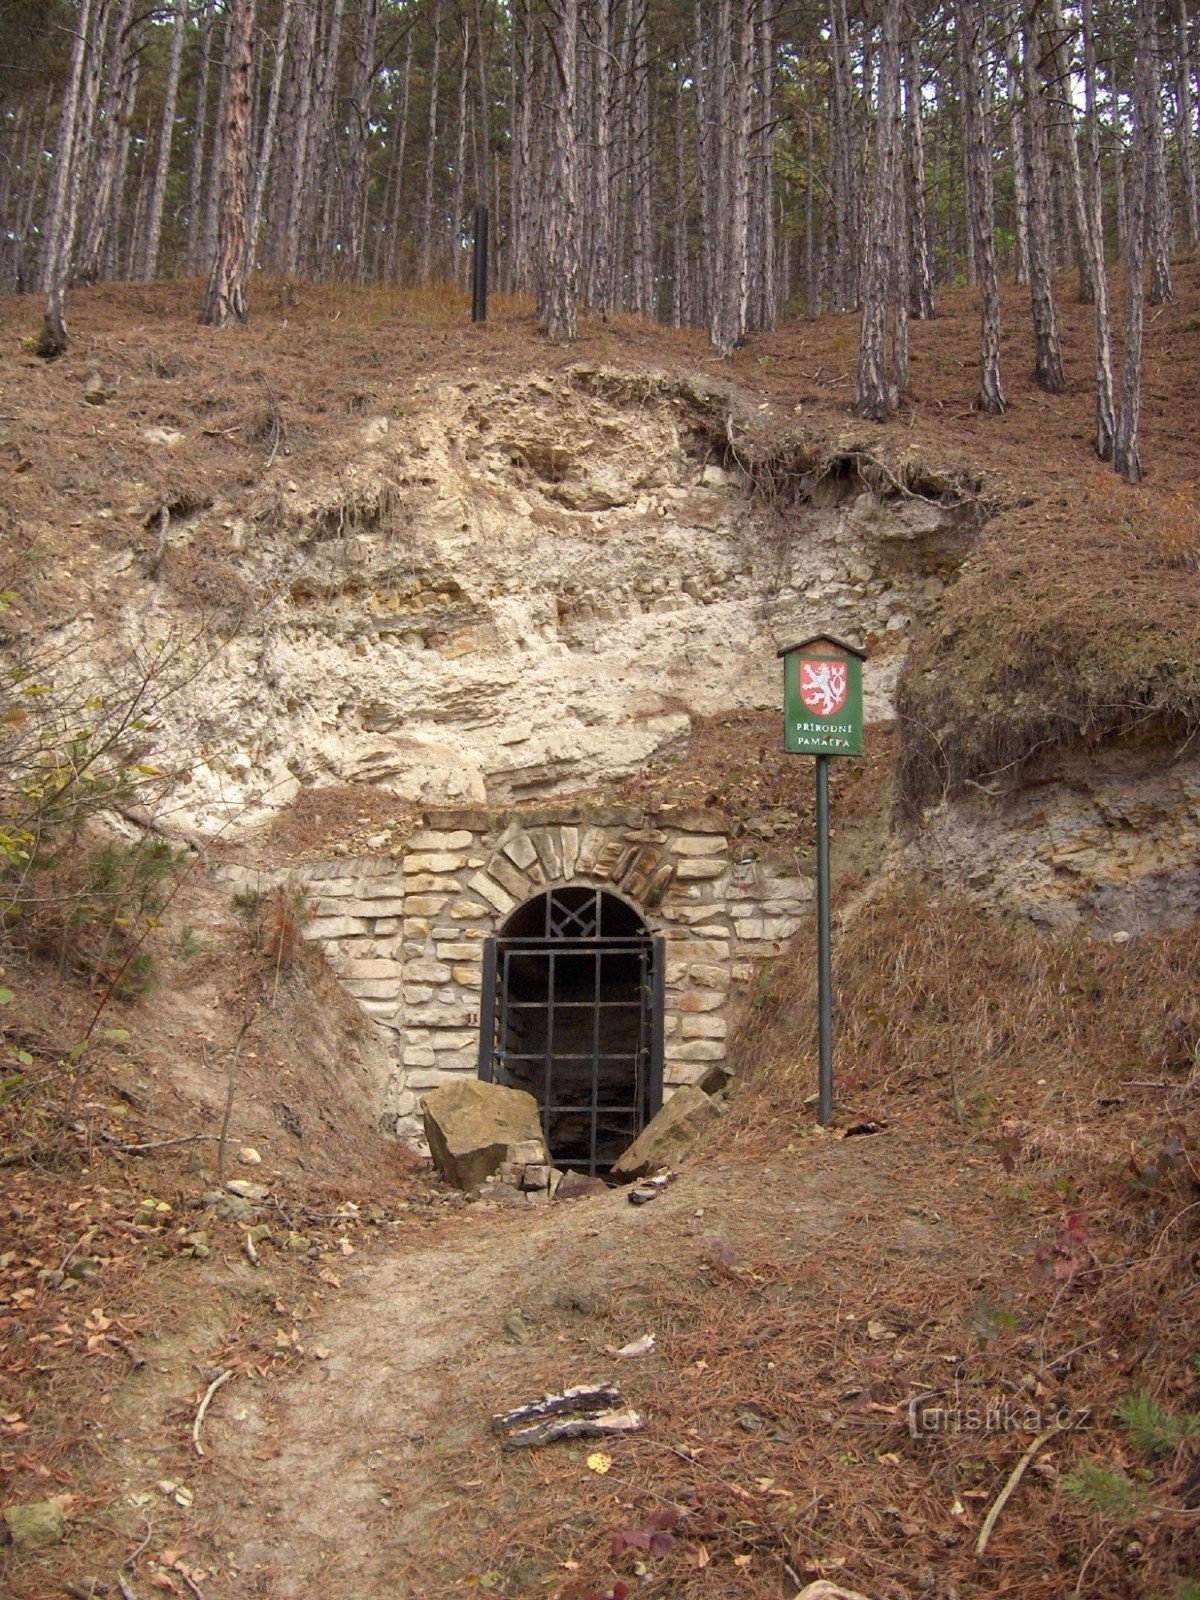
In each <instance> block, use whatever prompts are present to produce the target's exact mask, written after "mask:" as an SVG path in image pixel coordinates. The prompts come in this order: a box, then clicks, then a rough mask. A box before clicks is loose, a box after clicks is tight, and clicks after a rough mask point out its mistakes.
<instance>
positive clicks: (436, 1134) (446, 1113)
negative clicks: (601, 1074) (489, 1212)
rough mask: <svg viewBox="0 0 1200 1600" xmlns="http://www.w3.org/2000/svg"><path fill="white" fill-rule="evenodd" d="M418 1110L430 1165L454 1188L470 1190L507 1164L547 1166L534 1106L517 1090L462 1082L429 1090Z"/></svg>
mask: <svg viewBox="0 0 1200 1600" xmlns="http://www.w3.org/2000/svg"><path fill="white" fill-rule="evenodd" d="M421 1109H422V1111H423V1113H424V1117H425V1137H426V1139H427V1140H428V1141H429V1152H430V1154H431V1155H432V1157H433V1164H434V1166H435V1167H436V1168H437V1170H438V1172H439V1173H440V1174H441V1176H442V1177H443V1178H444V1179H445V1180H446V1182H447V1183H452V1184H453V1185H454V1187H455V1188H456V1189H464V1190H468V1191H469V1190H471V1189H474V1188H475V1187H477V1186H478V1185H479V1184H482V1183H483V1182H484V1180H485V1179H486V1178H489V1177H491V1176H493V1175H494V1174H497V1173H499V1172H500V1169H501V1168H502V1167H503V1166H505V1164H506V1163H511V1164H512V1166H513V1167H514V1168H515V1167H520V1168H522V1169H524V1168H526V1167H529V1166H542V1167H546V1168H549V1167H550V1165H551V1161H550V1156H549V1153H548V1151H547V1149H546V1144H545V1140H544V1139H543V1138H542V1124H541V1113H540V1111H539V1110H538V1103H537V1101H536V1100H535V1099H534V1098H533V1096H532V1095H531V1094H526V1093H525V1092H524V1091H523V1090H521V1089H509V1088H506V1087H505V1086H504V1085H503V1084H499V1083H485V1082H484V1081H483V1079H482V1078H463V1079H461V1080H460V1081H459V1082H457V1083H448V1084H444V1085H443V1086H442V1087H441V1088H438V1089H431V1090H430V1092H429V1093H428V1094H427V1095H426V1096H425V1097H424V1099H423V1100H422V1101H421ZM505 1181H506V1182H510V1181H511V1179H510V1178H509V1177H507V1176H506V1177H505ZM513 1187H514V1188H515V1187H518V1184H513Z"/></svg>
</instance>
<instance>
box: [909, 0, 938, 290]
mask: <svg viewBox="0 0 1200 1600" xmlns="http://www.w3.org/2000/svg"><path fill="white" fill-rule="evenodd" d="M908 25H909V26H908V38H907V39H906V41H905V48H904V68H905V70H904V102H905V103H904V116H905V130H906V133H907V136H908V137H907V139H906V140H905V148H906V150H907V153H908V160H907V162H906V164H905V174H904V176H905V181H906V184H907V187H908V205H907V207H906V210H907V213H908V224H909V225H908V239H907V241H906V244H905V248H906V249H907V250H908V251H909V252H910V261H911V269H910V272H909V281H910V285H911V292H910V297H909V304H910V305H911V307H912V313H913V315H914V316H915V317H918V318H920V319H921V320H922V321H928V319H929V318H930V317H932V316H933V314H934V305H933V268H932V266H931V264H930V260H929V220H928V217H927V215H926V209H925V131H924V121H925V119H924V114H923V111H922V107H921V53H920V41H919V39H918V37H917V30H916V27H915V24H914V21H913V18H912V14H911V12H910V13H909V14H908Z"/></svg>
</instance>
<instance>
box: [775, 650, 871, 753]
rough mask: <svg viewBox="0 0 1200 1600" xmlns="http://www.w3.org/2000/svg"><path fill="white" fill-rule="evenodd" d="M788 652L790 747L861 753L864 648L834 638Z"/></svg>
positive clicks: (785, 680)
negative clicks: (858, 648)
mask: <svg viewBox="0 0 1200 1600" xmlns="http://www.w3.org/2000/svg"><path fill="white" fill-rule="evenodd" d="M780 654H781V655H782V656H783V664H784V674H783V684H784V704H785V713H786V737H785V745H784V747H785V749H787V750H789V751H792V752H794V753H797V754H800V755H819V756H857V755H861V754H862V716H863V713H862V664H863V657H862V653H861V652H860V651H858V650H856V649H855V648H854V647H853V646H852V645H843V644H842V643H841V642H840V641H839V640H836V639H829V638H817V639H807V640H805V641H804V642H803V643H802V644H798V645H792V646H790V648H789V649H787V650H786V651H780Z"/></svg>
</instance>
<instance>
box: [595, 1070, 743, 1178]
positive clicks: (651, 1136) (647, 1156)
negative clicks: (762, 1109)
mask: <svg viewBox="0 0 1200 1600" xmlns="http://www.w3.org/2000/svg"><path fill="white" fill-rule="evenodd" d="M720 1114H721V1112H720V1107H719V1106H718V1105H717V1102H716V1101H715V1100H712V1099H710V1098H709V1096H708V1095H706V1094H705V1092H704V1090H703V1089H697V1088H695V1087H694V1086H693V1085H691V1084H688V1085H686V1086H685V1087H684V1088H682V1089H676V1091H675V1093H674V1094H673V1095H672V1096H671V1098H670V1099H669V1100H668V1101H667V1102H666V1104H665V1105H664V1106H663V1108H662V1110H661V1111H660V1112H659V1113H658V1115H657V1116H654V1117H652V1118H651V1119H650V1121H649V1122H648V1123H647V1124H646V1126H645V1127H644V1128H643V1129H642V1131H641V1133H639V1134H638V1136H637V1138H636V1139H635V1140H634V1141H633V1143H632V1144H631V1145H630V1146H629V1149H628V1150H626V1151H625V1153H624V1154H623V1155H622V1156H620V1157H619V1158H618V1160H617V1161H616V1162H615V1163H614V1165H613V1169H612V1175H613V1177H614V1178H616V1179H617V1180H618V1182H620V1183H628V1182H632V1180H633V1179H634V1178H642V1177H645V1176H646V1174H647V1173H651V1172H659V1171H661V1170H662V1168H664V1167H669V1166H670V1165H671V1163H672V1162H673V1161H678V1160H679V1157H680V1156H681V1155H683V1153H684V1152H685V1151H686V1150H688V1149H690V1148H691V1146H692V1145H693V1144H695V1142H696V1140H697V1139H698V1138H699V1137H700V1135H701V1134H702V1133H703V1132H704V1130H705V1128H706V1127H708V1125H709V1124H710V1123H711V1122H715V1121H716V1119H717V1118H718V1117H719V1116H720Z"/></svg>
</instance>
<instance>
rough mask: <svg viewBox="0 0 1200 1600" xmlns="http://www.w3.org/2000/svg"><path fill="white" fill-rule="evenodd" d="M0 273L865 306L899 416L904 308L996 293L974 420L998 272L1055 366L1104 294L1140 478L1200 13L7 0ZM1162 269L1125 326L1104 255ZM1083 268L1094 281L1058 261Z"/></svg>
mask: <svg viewBox="0 0 1200 1600" xmlns="http://www.w3.org/2000/svg"><path fill="white" fill-rule="evenodd" d="M0 38H2V40H3V47H2V57H3V59H2V62H0V290H4V291H13V290H18V291H27V292H30V293H35V292H36V293H37V294H39V295H42V296H44V297H45V300H46V320H45V327H44V330H43V333H42V339H41V353H42V354H44V355H46V356H49V357H53V356H54V355H55V354H58V353H60V352H61V351H62V350H63V349H64V348H65V347H66V340H67V325H68V320H69V318H68V311H69V304H68V302H69V295H70V290H71V288H72V286H74V285H79V284H88V283H94V282H97V281H98V280H101V279H112V278H125V279H145V278H154V277H161V276H192V277H195V278H196V279H197V280H199V282H200V285H202V287H199V288H198V292H197V309H198V311H202V316H203V320H205V321H207V322H212V323H217V324H220V323H222V322H225V321H226V320H229V319H244V318H245V317H246V316H247V315H248V314H249V312H250V311H252V309H253V307H252V305H251V304H249V301H250V300H252V291H251V293H250V294H249V296H248V292H247V283H248V281H250V282H252V280H250V277H249V275H250V273H251V272H252V271H253V270H254V269H262V270H264V271H267V272H270V273H273V274H277V275H281V276H282V277H283V278H285V279H286V278H290V277H303V278H307V279H313V280H324V281H341V282H348V283H357V284H372V283H373V284H382V285H389V286H437V285H458V286H462V287H465V286H466V285H467V283H468V280H469V276H470V272H471V251H472V238H473V229H474V226H475V222H476V217H477V208H479V207H481V206H486V207H487V209H488V213H489V221H490V233H489V239H490V243H489V268H490V278H491V283H492V286H493V288H495V289H498V290H501V291H505V292H508V293H516V294H526V293H527V294H531V295H534V296H536V304H537V312H538V317H539V320H540V321H541V323H542V324H543V325H544V327H545V330H546V332H547V333H548V334H549V336H550V337H551V338H554V339H565V340H570V339H572V338H573V337H575V335H576V332H577V325H578V316H579V311H580V308H581V307H582V308H584V309H585V310H587V311H590V312H591V313H593V314H601V315H602V314H605V313H608V312H611V311H618V310H619V311H623V312H629V313H633V314H635V315H640V316H643V317H646V318H651V319H656V320H659V321H661V322H664V323H668V324H671V325H673V326H677V327H697V328H703V329H704V330H706V332H707V334H708V336H709V337H710V339H711V341H712V345H713V347H714V349H715V351H716V352H718V354H720V355H727V354H728V353H729V352H731V351H732V350H733V349H734V348H735V347H737V346H738V345H739V344H740V343H741V342H742V341H743V340H744V338H745V337H746V335H747V334H749V333H753V332H754V331H756V330H766V329H770V328H772V327H773V326H775V325H776V323H777V322H778V321H779V320H780V319H781V318H785V317H793V316H797V315H808V316H811V315H814V314H817V313H820V312H823V311H831V310H832V311H846V310H851V309H855V308H861V315H862V322H861V336H860V345H859V352H858V371H857V384H856V396H857V406H858V410H859V412H860V413H861V414H862V415H863V416H865V417H875V418H880V419H882V418H884V417H886V416H888V415H890V414H891V413H892V412H893V411H894V409H895V407H896V405H897V402H898V399H899V397H900V396H901V395H902V394H903V392H904V390H905V387H906V384H907V379H908V371H907V368H908V354H907V347H908V337H907V329H908V319H909V318H911V317H918V318H928V317H932V316H935V315H936V312H937V296H938V292H939V289H941V288H942V287H943V286H946V285H949V284H954V283H964V282H965V283H967V284H970V285H977V286H978V292H979V306H980V333H979V345H978V350H977V352H969V351H967V352H964V355H965V356H968V357H970V358H971V359H975V357H976V356H977V359H978V368H979V384H978V396H977V400H976V404H977V406H978V407H979V409H980V410H981V411H983V412H985V413H999V412H1001V411H1003V410H1004V408H1005V393H1004V379H1005V375H1004V373H1003V372H1002V371H1001V366H1000V338H999V318H1000V298H999V292H998V287H997V284H998V280H999V279H1000V278H1002V277H1007V278H1009V279H1013V280H1015V281H1016V282H1017V283H1019V284H1027V285H1028V316H1029V350H1030V359H1031V362H1032V363H1033V365H1034V367H1035V369H1036V374H1037V381H1038V384H1039V385H1040V386H1041V387H1042V388H1043V389H1045V390H1046V391H1049V392H1056V391H1058V390H1061V389H1062V387H1063V383H1064V376H1063V363H1062V356H1061V351H1060V346H1059V333H1058V326H1057V322H1058V313H1057V307H1056V296H1058V297H1060V298H1061V295H1062V294H1063V292H1064V288H1063V285H1064V283H1069V284H1070V289H1069V292H1070V293H1071V294H1072V295H1077V296H1078V297H1079V299H1080V300H1082V301H1084V302H1086V303H1088V304H1093V305H1094V307H1095V379H1094V381H1095V388H1096V412H1095V430H1096V431H1095V446H1096V450H1097V452H1098V454H1099V455H1100V457H1101V458H1102V459H1104V460H1112V461H1113V463H1114V465H1115V467H1116V469H1117V470H1118V471H1119V472H1120V473H1121V474H1122V475H1123V476H1125V477H1126V478H1128V479H1131V480H1133V481H1136V480H1137V479H1138V477H1139V476H1140V470H1141V469H1140V464H1139V455H1138V413H1139V392H1140V366H1141V347H1142V332H1143V324H1144V321H1145V316H1146V312H1145V303H1146V302H1149V304H1150V305H1156V304H1160V303H1162V302H1163V301H1165V300H1168V299H1169V298H1170V297H1171V292H1172V291H1171V266H1170V262H1171V252H1172V249H1173V248H1174V247H1176V246H1185V247H1188V248H1191V247H1193V246H1194V245H1195V244H1196V242H1197V234H1198V231H1200V230H1198V215H1197V209H1198V207H1197V175H1196V142H1197V126H1196V117H1197V99H1198V98H1200V96H1198V92H1197V78H1196V50H1197V41H1196V25H1195V21H1194V18H1193V17H1192V16H1191V15H1190V14H1189V10H1188V0H1126V3H1124V4H1121V3H1117V0H1080V3H1079V4H1078V5H1077V6H1076V5H1072V4H1068V3H1067V0H999V3H998V4H996V5H985V4H984V3H983V0H951V3H949V4H929V3H926V0H874V3H869V4H854V3H853V0H833V3H832V6H831V7H830V8H826V7H825V6H808V5H804V4H795V3H784V4H774V3H772V0H514V3H513V4H511V5H508V4H501V3H498V0H406V3H397V0H224V3H222V0H162V3H159V4H153V3H150V4H148V3H146V0H44V3H42V0H37V3H35V0H4V3H3V4H0ZM1118 264H1119V265H1120V266H1121V267H1122V268H1123V270H1124V273H1125V274H1126V281H1129V282H1134V281H1144V283H1145V294H1144V295H1142V296H1139V295H1131V296H1129V297H1128V304H1127V308H1126V310H1125V312H1124V316H1123V318H1122V325H1121V326H1119V327H1118V328H1116V329H1115V335H1116V341H1115V342H1116V345H1117V348H1118V350H1119V352H1120V357H1121V359H1120V360H1119V361H1118V360H1116V359H1115V357H1114V329H1113V327H1112V325H1111V324H1112V316H1111V313H1110V307H1109V283H1108V278H1109V271H1110V269H1111V268H1113V267H1114V266H1116V265H1118ZM1064 274H1070V275H1071V276H1070V277H1069V278H1067V277H1064Z"/></svg>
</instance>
